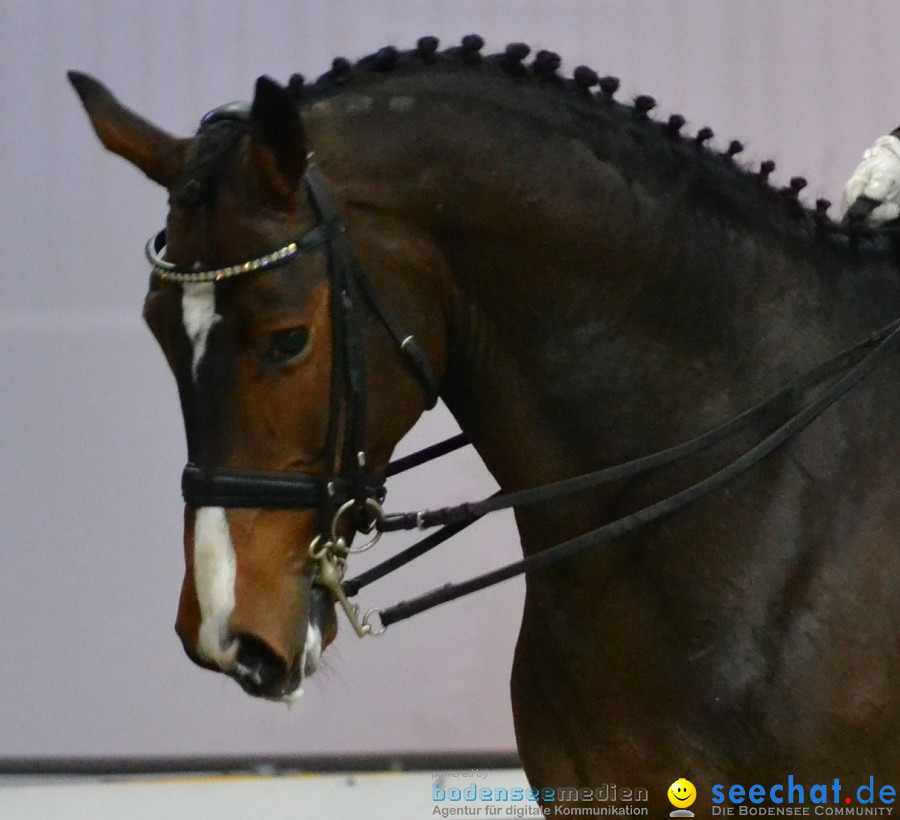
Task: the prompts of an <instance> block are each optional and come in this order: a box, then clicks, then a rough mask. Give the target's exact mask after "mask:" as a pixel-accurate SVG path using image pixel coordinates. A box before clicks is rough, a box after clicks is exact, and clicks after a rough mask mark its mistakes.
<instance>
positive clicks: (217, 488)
mask: <svg viewBox="0 0 900 820" xmlns="http://www.w3.org/2000/svg"><path fill="white" fill-rule="evenodd" d="M225 118H228V119H244V118H245V112H244V111H243V110H240V111H237V110H236V109H235V108H234V107H231V106H225V107H223V109H217V110H215V111H213V112H210V114H207V115H206V117H204V119H203V121H202V124H201V130H202V129H203V127H204V126H206V125H208V124H210V123H212V122H216V121H218V120H219V119H225ZM304 181H305V184H306V188H307V192H308V194H309V198H310V201H311V202H312V205H313V207H314V209H315V212H316V213H317V215H318V218H319V221H318V223H317V224H316V225H315V226H314V227H313V228H311V229H310V230H308V231H306V232H305V233H303V234H302V235H301V236H300V237H298V238H296V239H294V240H292V241H291V242H288V243H287V244H286V245H283V246H282V247H280V248H277V249H275V250H273V251H271V252H270V253H267V254H264V255H262V256H258V257H256V258H254V259H250V260H248V261H246V262H243V263H239V264H236V265H229V266H227V267H222V268H193V269H183V268H178V267H177V266H175V265H174V264H172V263H171V262H168V261H167V260H166V259H165V250H166V231H165V229H163V230H162V231H160V232H159V233H158V234H156V235H155V236H154V237H151V239H150V241H149V242H148V243H147V247H146V256H147V259H148V260H149V261H150V264H151V266H152V274H151V275H152V276H153V277H155V278H156V279H159V280H161V281H164V282H172V283H175V284H179V285H189V284H195V283H201V282H219V281H222V280H224V279H228V278H232V277H234V276H240V275H243V274H247V273H254V272H259V271H262V272H265V271H267V270H271V269H272V268H275V267H280V266H282V265H285V264H287V263H289V262H291V261H293V260H294V259H296V258H297V257H299V256H301V255H304V254H306V253H310V252H312V251H315V250H317V249H319V248H320V247H323V246H324V247H325V248H326V249H327V252H328V276H329V281H330V286H331V319H332V337H333V339H335V340H337V342H336V343H334V344H333V345H332V371H331V372H332V378H331V386H330V395H331V398H330V403H329V406H330V410H329V423H328V433H327V442H326V444H327V446H326V453H327V454H328V456H327V459H326V463H327V464H330V465H332V471H333V474H332V475H330V476H321V475H308V474H303V473H294V472H276V473H267V472H256V471H247V470H227V469H220V468H217V467H208V466H201V465H197V464H193V463H190V462H189V463H188V464H187V465H186V466H185V468H184V472H183V473H182V479H181V487H182V495H183V496H184V500H185V503H186V504H187V505H188V506H191V507H202V506H216V507H252V508H257V509H280V510H299V509H318V511H319V522H320V531H319V534H318V535H317V536H316V537H315V538H314V540H313V541H312V543H311V544H310V546H309V554H310V557H311V558H312V559H313V560H314V561H315V562H316V569H315V571H314V575H313V582H314V583H315V584H318V585H320V586H322V587H325V588H326V589H327V590H328V591H329V593H330V594H331V596H332V598H333V600H334V601H335V603H337V604H340V606H341V608H342V609H343V610H344V612H345V613H346V615H347V617H348V619H349V621H350V623H351V625H352V626H353V629H354V630H355V631H356V634H357V635H359V636H360V637H364V636H365V635H380V634H382V633H383V632H384V631H385V629H386V628H387V627H388V626H390V625H391V624H393V623H397V622H398V621H402V620H405V619H407V618H410V617H412V616H413V615H416V614H418V613H420V612H424V611H425V610H428V609H431V608H433V607H435V606H438V605H439V604H442V603H445V602H447V601H452V600H454V599H456V598H460V597H462V596H464V595H469V594H471V593H473V592H477V591H479V590H481V589H485V588H486V587H489V586H493V585H494V584H497V583H500V582H501V581H505V580H507V579H509V578H513V577H515V576H517V575H522V574H526V573H529V572H535V571H537V570H539V569H542V568H543V567H546V566H549V565H551V564H556V563H559V562H560V561H563V560H566V559H567V558H569V557H571V556H573V555H576V554H578V553H581V552H584V551H585V550H587V549H589V548H591V547H595V546H599V545H601V544H605V543H608V542H609V541H611V540H612V539H613V538H616V537H619V536H622V535H625V534H627V533H630V532H632V531H633V530H636V529H638V528H639V527H641V526H644V525H645V524H649V523H651V522H654V521H658V520H660V519H662V518H664V517H666V516H668V515H671V514H672V513H674V512H676V511H677V510H680V509H682V508H683V507H686V506H687V505H689V504H691V503H693V502H694V501H697V500H699V499H700V498H703V497H704V496H706V495H708V494H710V493H712V492H714V491H715V490H717V489H718V488H720V487H721V486H723V485H724V484H726V483H728V482H729V481H730V480H731V479H733V478H735V477H736V476H738V475H740V474H741V473H743V472H745V471H747V470H748V469H750V468H751V467H752V466H754V465H755V464H757V463H759V462H760V461H761V460H762V459H763V458H765V457H766V456H767V455H769V454H770V453H772V452H773V451H774V450H776V449H777V448H778V447H780V446H781V445H783V444H784V443H785V442H787V441H788V440H789V439H790V438H792V437H793V436H794V435H796V434H797V433H799V432H800V431H801V430H803V429H804V428H805V427H806V426H808V425H809V424H810V423H811V422H812V421H814V420H815V419H816V418H817V417H818V416H819V415H821V414H822V413H823V412H824V411H825V410H826V409H827V408H828V407H829V406H830V405H831V404H833V403H834V402H835V401H837V399H838V398H840V397H841V396H843V395H844V394H845V393H846V392H847V391H849V390H850V389H851V388H852V387H854V386H855V385H856V384H857V383H858V382H859V381H860V380H862V378H864V377H865V376H866V375H867V374H868V373H869V372H870V371H871V370H872V369H873V368H874V367H875V366H876V365H877V364H879V363H880V362H881V361H882V360H883V359H885V358H886V357H887V356H888V355H890V354H892V353H894V352H896V351H897V349H898V348H900V319H898V320H895V321H893V322H891V323H890V324H888V325H886V326H885V327H883V328H881V329H880V330H877V331H875V332H874V333H872V334H870V335H869V336H868V337H867V338H866V339H864V340H863V341H861V342H859V343H858V344H855V345H853V346H851V347H849V348H847V349H846V350H844V351H842V352H841V353H839V354H837V355H836V356H834V357H833V358H831V359H829V360H828V361H826V362H824V363H823V364H821V365H819V366H818V367H817V368H815V369H814V370H811V371H809V372H808V373H806V374H805V375H803V376H801V377H800V378H799V379H796V380H795V381H793V382H790V383H789V384H787V385H785V386H783V387H781V388H779V389H778V390H776V391H774V392H773V393H771V394H769V395H768V396H767V397H765V398H764V399H762V400H761V401H760V402H758V403H757V404H755V405H754V406H752V407H750V408H749V409H747V410H745V411H744V412H742V413H740V414H738V415H736V416H734V417H733V418H731V419H729V420H728V421H726V422H724V423H723V424H721V425H719V426H717V427H714V428H712V429H710V430H707V431H706V432H705V433H703V434H701V435H699V436H697V437H696V438H693V439H690V440H688V441H685V442H682V443H680V444H677V445H675V446H673V447H669V448H667V449H664V450H660V451H658V452H656V453H652V454H650V455H647V456H643V457H641V458H637V459H634V460H633V461H628V462H625V463H623V464H619V465H615V466H612V467H607V468H604V469H600V470H596V471H593V472H590V473H586V474H584V475H579V476H574V477H572V478H567V479H563V480H560V481H555V482H552V483H550V484H544V485H541V486H537V487H532V488H529V489H524V490H519V491H516V492H510V493H500V492H499V491H498V492H497V493H495V494H494V495H493V496H490V497H489V498H486V499H483V500H481V501H477V502H474V503H467V504H460V505H458V506H453V507H443V508H440V509H437V510H420V511H417V512H409V513H395V514H385V513H384V511H383V509H382V506H381V505H382V503H383V501H384V498H385V495H386V488H385V483H384V479H386V478H388V477H390V476H393V475H397V474H398V473H401V472H404V471H405V470H408V469H411V468H413V467H416V466H419V465H421V464H424V463H426V462H428V461H431V460H433V459H435V458H438V457H440V456H442V455H445V454H447V453H449V452H452V451H454V450H457V449H459V448H460V447H463V446H465V445H466V444H467V443H468V441H467V439H466V436H465V435H464V434H460V435H457V436H453V437H451V438H449V439H446V440H445V441H442V442H439V443H438V444H435V445H432V446H431V447H427V448H425V449H424V450H420V451H419V452H417V453H413V454H411V455H409V456H406V457H404V458H401V459H398V460H396V461H393V462H391V463H390V464H389V465H388V467H387V469H386V471H385V474H384V477H380V476H376V475H375V474H374V473H370V472H367V465H366V459H365V423H366V413H365V411H366V389H365V367H364V361H363V339H362V323H361V321H360V320H361V318H362V317H361V311H360V304H361V303H365V306H366V307H368V310H369V312H370V313H371V314H373V315H374V316H375V317H376V318H377V319H378V320H379V322H380V323H381V325H382V326H383V327H384V328H385V329H386V330H387V332H388V333H389V335H390V336H391V338H392V339H393V340H394V342H395V344H396V346H397V349H398V351H399V352H400V355H401V356H402V358H403V361H404V363H405V365H406V367H407V368H408V369H409V370H410V372H411V373H412V375H413V376H414V377H415V378H416V379H417V381H418V382H419V384H420V385H421V386H422V388H423V390H424V391H425V394H426V397H427V407H428V409H430V408H432V407H433V406H434V405H435V403H436V402H437V398H438V383H437V380H436V379H435V377H434V373H433V372H432V370H431V366H430V364H429V362H428V359H427V357H426V356H425V353H424V351H423V350H422V349H421V347H420V346H419V344H418V343H417V341H416V340H415V338H414V337H413V336H412V335H411V334H408V333H405V332H404V331H403V329H402V328H401V326H400V325H399V324H398V323H397V322H396V320H395V319H394V317H393V315H392V314H391V313H390V312H389V311H388V310H387V308H386V307H385V305H384V304H383V303H382V301H381V300H380V298H379V296H378V293H377V291H376V290H375V288H374V286H373V284H372V282H371V281H370V280H369V278H368V277H367V276H366V274H365V272H364V270H363V269H362V267H361V266H360V264H359V262H358V261H357V259H356V257H355V254H354V253H353V248H352V246H351V245H350V241H349V239H348V238H347V232H346V226H345V225H344V222H343V220H342V219H341V217H340V214H339V213H338V210H337V208H336V206H335V204H334V201H333V199H332V198H331V195H330V193H329V191H328V188H327V186H326V183H325V180H324V178H323V177H322V174H321V172H320V171H319V169H318V167H317V166H316V164H315V163H314V162H313V158H312V155H310V157H309V160H308V165H307V169H306V173H305V174H304ZM838 376H840V378H837V377H838ZM830 379H836V380H835V381H833V383H832V384H831V385H830V386H829V387H827V388H826V389H824V390H823V392H822V393H821V395H820V396H819V397H818V398H816V399H814V400H811V401H808V402H807V403H806V404H805V406H803V408H802V409H801V410H799V411H798V412H796V413H795V414H794V415H792V416H791V417H790V418H789V419H788V420H787V421H786V422H785V423H783V424H782V425H781V426H780V427H778V428H777V429H776V430H774V431H773V432H772V433H770V434H769V435H767V436H766V437H764V438H763V439H762V440H761V441H759V443H758V444H756V445H755V446H753V447H751V448H750V449H748V450H747V451H745V452H744V453H743V454H742V455H741V456H739V457H738V458H737V459H735V460H734V461H732V462H730V463H728V464H727V465H726V466H725V467H723V468H721V469H720V470H718V471H716V472H714V473H712V474H710V475H709V476H707V477H706V478H704V479H702V480H700V481H698V482H697V483H695V484H693V485H691V486H689V487H687V488H686V489H684V490H681V491H679V492H676V493H674V494H673V495H671V496H668V497H667V498H665V499H663V500H662V501H659V502H656V503H654V504H650V505H648V506H646V507H644V508H642V509H640V510H638V511H636V512H634V513H631V514H629V515H626V516H624V517H622V518H619V519H616V520H615V521H612V522H610V523H608V524H604V525H602V526H600V527H598V528H596V529H593V530H590V531H588V532H586V533H583V534H582V535H579V536H576V537H575V538H571V539H569V540H568V541H564V542H562V543H560V544H557V545H555V546H553V547H550V548H548V549H545V550H543V551H541V552H538V553H536V554H534V555H530V556H528V557H526V558H523V559H522V560H519V561H515V562H513V563H511V564H508V565H506V566H503V567H500V568H498V569H496V570H493V571H491V572H487V573H485V574H483V575H479V576H477V577H475V578H471V579H469V580H467V581H463V582H460V583H451V584H445V585H444V586H441V587H438V588H437V589H434V590H432V591H431V592H428V593H425V594H424V595H421V596H419V597H417V598H413V599H411V600H409V601H402V602H401V603H399V604H396V605H394V606H392V607H387V608H384V609H380V608H374V609H370V610H368V611H367V612H366V613H365V614H364V615H363V617H362V618H360V616H359V607H358V606H357V605H356V604H354V603H353V602H351V600H350V598H352V597H353V596H355V595H356V594H357V593H358V592H359V591H360V590H361V589H362V588H363V587H365V586H367V585H368V584H370V583H372V582H373V581H376V580H378V579H380V578H382V577H384V576H385V575H387V574H389V573H390V572H393V571H394V570H396V569H399V568H400V567H402V566H404V565H406V564H407V563H409V562H410V561H412V560H413V559H415V558H417V557H419V556H420V555H423V554H424V553H425V552H427V551H428V550H430V549H433V548H434V547H436V546H437V545H438V544H441V543H443V542H444V541H446V540H448V539H449V538H450V537H452V536H453V535H456V534H457V533H459V532H460V531H462V530H463V529H465V528H466V527H468V526H469V525H470V524H473V523H474V522H475V521H477V520H478V519H480V518H481V517H482V516H484V515H486V514H488V513H490V512H495V511H498V510H504V509H510V508H514V507H521V506H526V505H529V504H536V503H542V502H547V501H552V500H556V499H559V498H564V497H567V496H570V495H573V494H575V493H579V492H583V491H585V490H588V489H592V488H595V487H599V486H600V485H602V484H606V483H609V482H612V481H621V480H623V479H627V478H633V477H635V476H638V475H642V474H644V473H647V472H649V471H650V470H653V469H656V468H658V467H662V466H664V465H667V464H672V463H675V462H676V461H678V460H680V459H682V458H686V457H688V456H690V455H693V454H695V453H697V452H699V451H701V450H704V449H707V448H709V447H712V446H713V445H715V444H717V443H719V442H722V441H724V440H725V439H727V438H729V437H731V436H733V435H735V434H736V433H738V432H740V431H742V430H744V429H746V428H748V427H749V426H751V425H752V424H754V423H755V422H757V421H759V420H761V419H762V417H763V416H764V415H765V414H766V413H767V412H768V411H770V410H771V409H772V408H773V407H774V406H775V405H776V404H779V403H783V402H789V401H797V400H800V399H801V398H802V397H804V396H805V395H806V394H807V393H808V392H809V391H810V390H812V389H813V388H815V387H817V386H819V385H821V384H823V383H824V382H827V381H828V380H830ZM342 409H343V413H342V412H341V411H342ZM335 465H339V467H337V466H335ZM347 526H349V527H350V528H351V529H352V530H353V531H354V532H360V533H363V534H367V535H370V536H371V537H370V539H369V540H368V541H367V542H366V543H365V544H362V545H360V546H356V547H351V546H350V544H349V542H348V539H347V538H346V537H345V535H344V534H343V531H344V530H345V529H346V527H347ZM435 527H440V529H439V530H437V532H435V533H433V534H432V535H430V536H427V537H426V538H424V539H422V540H421V541H418V542H417V543H415V544H413V545H412V546H411V547H408V548H407V549H405V550H403V551H402V552H400V553H398V554H397V555H395V556H393V557H392V558H389V559H387V560H386V561H384V562H382V563H381V564H378V565H377V566H375V567H373V568H371V569H370V570H368V571H366V572H364V573H362V574H361V575H359V576H357V577H355V578H351V579H349V580H344V575H345V573H346V568H347V559H348V557H349V556H350V555H351V554H353V553H358V552H363V551H365V550H368V549H370V548H371V547H373V546H374V545H375V543H376V542H377V541H378V539H379V538H380V537H381V535H382V534H383V533H384V532H392V531H395V530H410V529H419V530H425V529H431V528H435ZM376 621H377V622H378V623H376Z"/></svg>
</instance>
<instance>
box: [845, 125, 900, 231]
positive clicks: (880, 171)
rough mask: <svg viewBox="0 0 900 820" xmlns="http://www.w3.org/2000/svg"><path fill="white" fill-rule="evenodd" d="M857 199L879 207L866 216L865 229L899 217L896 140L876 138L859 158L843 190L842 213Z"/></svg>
mask: <svg viewBox="0 0 900 820" xmlns="http://www.w3.org/2000/svg"><path fill="white" fill-rule="evenodd" d="M861 196H864V197H868V198H869V199H871V200H874V201H875V202H878V203H880V204H879V205H877V206H875V207H874V208H873V210H872V211H871V212H869V214H868V215H867V216H866V222H867V223H868V224H869V225H879V224H881V223H882V222H889V221H891V220H892V219H897V217H898V216H900V139H897V137H895V136H893V135H889V136H886V137H879V138H878V139H877V140H875V144H874V145H873V146H872V147H871V148H869V149H867V150H866V152H865V153H864V154H863V158H862V162H860V164H859V166H858V167H857V169H856V171H854V172H853V176H852V177H850V179H849V180H847V184H846V185H845V186H844V212H845V213H846V212H847V210H848V209H849V208H850V206H851V205H853V203H854V202H856V200H857V199H859V197H861Z"/></svg>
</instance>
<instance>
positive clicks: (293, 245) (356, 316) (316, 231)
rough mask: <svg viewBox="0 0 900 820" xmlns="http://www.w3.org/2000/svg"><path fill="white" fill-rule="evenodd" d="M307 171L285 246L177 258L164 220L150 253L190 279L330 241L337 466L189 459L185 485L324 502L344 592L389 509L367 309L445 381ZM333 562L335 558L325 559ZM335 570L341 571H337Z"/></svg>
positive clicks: (221, 495) (264, 263) (268, 500)
mask: <svg viewBox="0 0 900 820" xmlns="http://www.w3.org/2000/svg"><path fill="white" fill-rule="evenodd" d="M247 117H248V108H247V107H246V106H242V105H240V104H234V103H232V104H229V105H227V106H223V107H222V108H221V109H216V110H215V111H212V112H210V113H209V114H207V115H206V116H205V117H204V118H203V121H202V123H201V132H202V130H203V129H204V128H206V127H208V126H209V125H211V124H213V123H216V122H219V121H221V120H232V121H238V122H242V121H246V119H247ZM303 179H304V184H305V186H306V191H307V194H308V196H309V200H310V203H311V205H312V207H313V210H314V211H315V214H316V216H317V219H318V221H317V223H316V225H315V226H313V227H312V228H310V229H309V230H307V231H305V232H304V233H303V234H301V235H300V236H298V237H296V238H294V239H292V240H291V241H289V242H287V243H286V244H285V245H283V246H281V247H279V248H275V249H273V250H272V251H270V252H268V253H265V254H262V255H260V256H258V257H255V258H253V259H250V260H247V261H245V262H241V263H238V264H234V265H228V266H225V267H218V268H215V267H192V268H179V267H177V266H176V265H174V264H172V263H171V262H169V261H168V260H166V258H165V251H166V231H165V229H163V230H162V231H160V232H159V233H158V234H156V235H155V236H154V237H152V238H151V239H150V241H149V242H148V243H147V246H146V255H147V258H148V260H149V261H150V263H151V265H152V273H151V275H152V276H153V277H154V278H155V279H157V280H159V281H163V282H170V283H174V284H178V285H181V286H189V285H192V284H198V283H203V282H221V281H224V280H227V279H231V278H234V277H237V276H245V275H248V274H252V273H258V272H265V271H269V270H272V269H274V268H277V267H282V266H284V265H287V264H288V263H290V262H292V261H294V260H295V259H297V258H298V257H301V256H303V255H306V254H309V253H313V252H315V251H318V250H320V249H324V250H325V252H326V254H327V266H328V279H329V287H330V314H331V327H332V339H333V343H332V362H331V385H330V400H329V420H328V428H327V440H326V446H325V450H324V452H325V459H324V461H325V464H326V465H328V468H329V469H330V470H331V473H330V474H326V475H312V474H305V473H299V472H256V471H246V470H230V469H225V468H222V467H217V466H212V465H204V464H194V463H191V462H189V463H188V464H187V465H186V466H185V468H184V471H183V473H182V478H181V488H182V494H183V496H184V500H185V503H186V504H187V505H188V506H190V507H249V508H255V509H279V510H297V509H311V510H317V511H318V520H319V535H318V537H317V538H316V539H315V541H314V543H313V545H312V546H311V548H310V552H311V555H312V556H313V557H314V558H316V559H317V560H319V562H320V568H319V578H318V579H316V580H317V581H318V582H319V583H323V585H325V586H327V587H329V588H330V589H331V591H332V593H333V594H335V596H338V595H340V594H341V593H340V589H339V587H340V580H341V579H342V577H343V570H344V568H345V562H346V557H347V555H348V554H349V553H351V552H360V551H362V550H363V549H367V548H368V547H369V546H372V544H374V542H375V541H376V540H377V538H378V537H379V535H380V532H378V531H376V530H375V524H376V522H377V520H379V519H380V518H381V516H382V510H381V503H382V502H383V501H384V497H385V484H384V482H385V476H384V475H378V474H376V473H375V472H372V471H370V470H369V469H368V464H367V463H366V409H367V408H366V399H367V391H366V373H365V349H364V339H363V329H364V326H365V323H364V315H363V312H364V310H368V312H369V313H370V314H371V315H372V316H374V317H375V318H376V319H377V320H378V322H379V323H380V324H381V325H382V326H383V328H384V329H385V330H386V331H387V333H388V334H389V335H390V337H391V338H392V339H393V341H394V343H395V345H396V348H397V350H398V352H399V355H400V356H401V358H402V360H403V362H404V364H405V366H406V367H407V368H408V369H409V371H410V372H411V373H412V375H413V376H414V377H415V378H416V380H417V381H418V383H419V384H420V385H421V387H422V389H423V391H424V392H425V396H426V404H427V407H428V408H431V407H433V406H434V404H435V403H436V402H437V395H438V385H437V380H436V379H435V376H434V373H433V371H432V369H431V365H430V364H429V362H428V358H427V357H426V355H425V353H424V351H423V350H422V348H421V347H420V346H419V344H418V342H417V341H416V339H415V337H414V336H413V335H412V334H411V333H407V332H406V331H405V330H404V329H403V328H402V327H401V326H400V324H399V323H398V322H397V321H396V319H395V318H394V316H393V314H392V313H391V311H390V310H389V309H388V308H387V306H386V305H385V304H384V303H383V302H382V300H381V299H380V297H379V295H378V292H377V291H376V289H375V288H374V286H373V284H372V282H371V281H370V279H369V278H368V276H367V275H366V273H365V271H364V270H363V269H362V267H361V266H360V264H359V262H358V261H357V259H356V256H355V254H354V253H353V248H352V247H351V245H350V242H349V240H348V238H347V230H346V226H345V225H344V222H343V220H342V219H341V216H340V213H339V212H338V210H337V207H336V206H335V203H334V200H333V199H332V197H331V194H330V192H329V190H328V187H327V185H326V183H325V180H324V178H323V177H322V174H321V172H320V171H319V169H318V167H317V166H316V164H315V161H314V159H313V157H312V155H310V156H309V157H308V160H307V166H306V170H305V173H304V178H303ZM348 530H349V532H364V533H373V532H374V537H373V538H372V539H371V540H370V541H369V542H368V543H367V544H364V545H362V546H361V547H354V548H351V547H349V546H348V541H349V536H348V535H347V533H348ZM326 562H327V563H330V564H331V565H332V566H331V567H326V566H325V563H326ZM336 574H337V575H339V576H340V577H339V578H337V580H336V581H335V576H336ZM329 579H330V581H329Z"/></svg>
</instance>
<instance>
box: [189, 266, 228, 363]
mask: <svg viewBox="0 0 900 820" xmlns="http://www.w3.org/2000/svg"><path fill="white" fill-rule="evenodd" d="M181 318H182V322H183V323H184V330H185V332H186V333H187V336H188V339H190V340H191V347H192V348H193V357H192V360H191V373H192V374H193V376H194V381H196V380H197V370H198V369H199V367H200V362H201V361H203V355H204V354H205V353H206V340H207V338H208V337H209V331H210V330H211V329H212V326H213V325H214V324H215V323H216V322H218V321H219V320H220V319H221V318H222V317H221V316H219V314H218V313H216V285H215V282H195V283H192V284H184V285H182V293H181Z"/></svg>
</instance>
